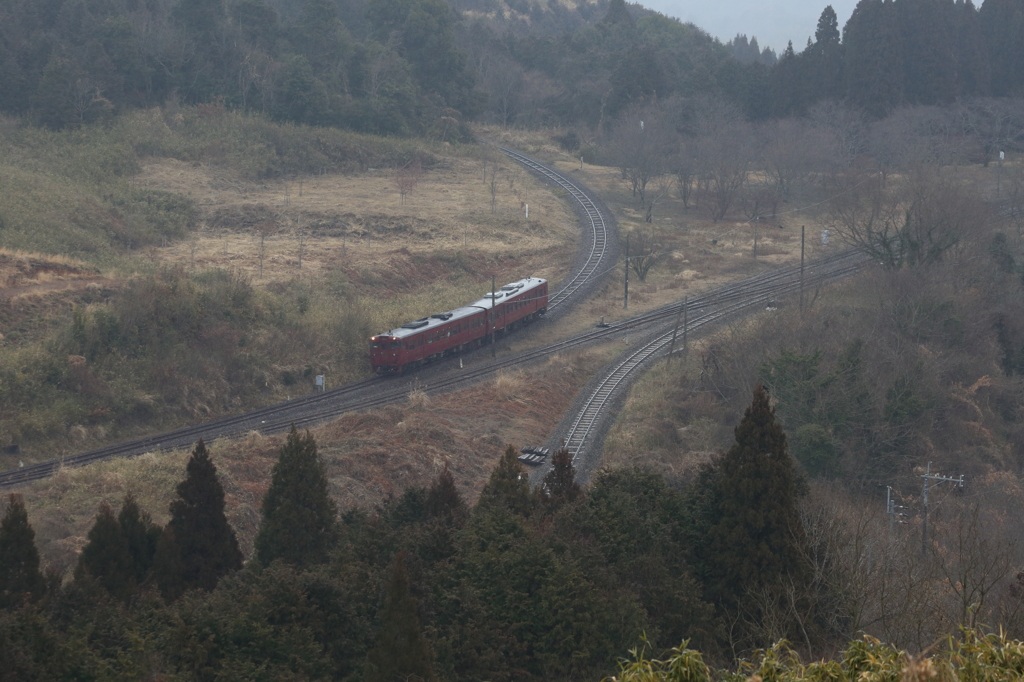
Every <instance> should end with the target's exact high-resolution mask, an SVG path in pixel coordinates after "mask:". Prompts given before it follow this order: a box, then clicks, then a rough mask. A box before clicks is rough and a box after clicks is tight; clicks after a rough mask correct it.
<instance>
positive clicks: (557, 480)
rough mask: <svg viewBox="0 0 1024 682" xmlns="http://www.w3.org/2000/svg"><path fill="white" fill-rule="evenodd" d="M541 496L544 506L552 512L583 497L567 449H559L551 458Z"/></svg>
mask: <svg viewBox="0 0 1024 682" xmlns="http://www.w3.org/2000/svg"><path fill="white" fill-rule="evenodd" d="M543 494H544V503H545V505H546V506H547V507H548V508H549V509H552V510H554V509H558V508H560V507H562V506H563V505H566V504H569V503H571V502H575V501H576V500H577V499H579V498H580V497H581V496H582V495H583V489H582V488H580V484H579V483H577V482H576V467H575V466H573V463H572V455H571V454H569V449H568V448H566V447H561V448H559V449H558V450H556V451H555V454H554V455H552V456H551V471H549V472H548V473H547V474H545V476H544V487H543Z"/></svg>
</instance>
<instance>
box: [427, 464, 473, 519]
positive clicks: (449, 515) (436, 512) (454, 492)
mask: <svg viewBox="0 0 1024 682" xmlns="http://www.w3.org/2000/svg"><path fill="white" fill-rule="evenodd" d="M425 506H426V513H427V516H428V518H440V519H445V520H447V521H448V522H450V523H461V522H462V521H464V520H465V518H466V515H467V513H468V509H467V507H466V502H465V501H464V500H463V499H462V495H460V494H459V489H458V488H457V487H456V486H455V477H454V476H452V472H451V470H449V469H448V465H447V464H445V466H444V469H442V470H441V473H439V474H438V475H437V478H436V479H434V482H433V483H432V484H431V486H430V488H429V490H427V499H426V501H425Z"/></svg>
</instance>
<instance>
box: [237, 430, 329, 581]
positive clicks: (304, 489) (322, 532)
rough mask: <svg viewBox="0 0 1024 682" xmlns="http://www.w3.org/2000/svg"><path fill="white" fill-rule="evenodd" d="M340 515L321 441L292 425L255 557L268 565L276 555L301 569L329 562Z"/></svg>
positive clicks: (265, 502) (268, 496) (265, 506)
mask: <svg viewBox="0 0 1024 682" xmlns="http://www.w3.org/2000/svg"><path fill="white" fill-rule="evenodd" d="M337 516H338V511H337V507H336V506H335V504H334V500H332V499H331V496H330V493H329V492H328V490H327V475H326V472H325V471H324V465H323V462H322V461H321V460H320V457H319V455H317V451H316V441H315V440H314V439H313V436H312V435H311V434H310V433H309V432H307V433H306V435H305V436H300V435H299V433H298V431H297V430H296V429H295V426H294V425H292V430H291V433H289V434H288V440H287V442H286V443H285V445H284V447H282V448H281V455H280V457H279V459H278V461H277V464H275V465H274V471H273V478H272V479H271V482H270V488H269V489H268V490H267V494H266V495H265V496H264V498H263V520H262V522H261V524H260V531H259V534H258V535H257V536H256V558H257V559H258V560H259V562H260V563H261V564H263V565H264V566H266V565H268V564H270V562H272V561H274V560H275V559H282V560H283V561H285V562H286V563H289V564H292V565H294V566H298V567H304V566H313V565H316V564H321V563H324V562H326V561H327V558H328V554H329V552H330V551H331V549H332V548H333V547H334V544H335V542H336V540H337V531H338V520H337Z"/></svg>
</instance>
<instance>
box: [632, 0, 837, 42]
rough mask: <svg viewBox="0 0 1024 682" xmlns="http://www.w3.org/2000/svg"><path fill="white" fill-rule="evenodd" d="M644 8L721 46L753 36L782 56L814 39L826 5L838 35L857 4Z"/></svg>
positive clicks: (668, 0)
mask: <svg viewBox="0 0 1024 682" xmlns="http://www.w3.org/2000/svg"><path fill="white" fill-rule="evenodd" d="M639 1H640V4H641V5H643V6H644V7H649V8H651V9H653V10H656V11H658V12H661V13H662V14H665V15H667V16H670V17H676V18H678V19H681V20H683V21H686V22H692V23H694V24H696V25H697V26H700V27H701V28H702V29H704V30H705V31H707V32H708V33H710V34H711V35H713V36H716V37H717V38H719V39H720V40H721V41H722V42H723V43H724V42H728V41H729V40H731V39H732V38H733V37H735V35H736V34H737V33H745V34H746V36H747V37H748V38H750V37H753V36H757V42H758V44H759V45H760V46H761V48H765V47H770V48H772V49H773V50H775V52H776V54H780V55H781V54H782V51H783V50H785V49H786V43H787V42H788V41H790V40H792V41H793V49H795V50H796V51H797V52H799V51H800V50H802V49H804V46H805V45H806V44H807V38H808V37H810V38H812V39H813V38H814V29H815V27H816V26H817V25H818V17H820V16H821V10H823V9H825V6H826V5H832V9H834V10H835V11H836V15H838V17H839V31H840V32H842V30H843V26H845V25H846V20H847V19H849V18H850V14H852V13H853V8H854V7H856V5H857V0H838V1H836V0H788V1H785V2H783V1H780V0H717V1H715V0H711V1H710V2H709V1H708V0H703V1H701V0H639Z"/></svg>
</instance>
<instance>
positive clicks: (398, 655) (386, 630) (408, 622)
mask: <svg viewBox="0 0 1024 682" xmlns="http://www.w3.org/2000/svg"><path fill="white" fill-rule="evenodd" d="M384 595H385V596H384V599H385V601H384V606H383V608H382V609H381V613H380V630H379V632H378V633H377V642H376V646H374V648H372V649H370V650H369V651H368V652H367V653H366V669H365V672H364V680H365V682H394V680H402V681H403V682H430V681H431V680H433V679H434V672H433V669H432V663H431V658H432V654H431V652H430V645H429V644H428V643H427V640H426V638H424V637H423V632H422V631H421V629H420V617H419V608H418V606H417V604H416V599H415V598H414V597H413V596H412V593H411V592H410V590H409V573H408V571H407V570H406V567H405V553H404V552H399V553H398V554H397V555H396V556H395V559H394V561H392V562H391V566H390V567H389V569H388V575H387V585H386V586H385V588H384Z"/></svg>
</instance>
